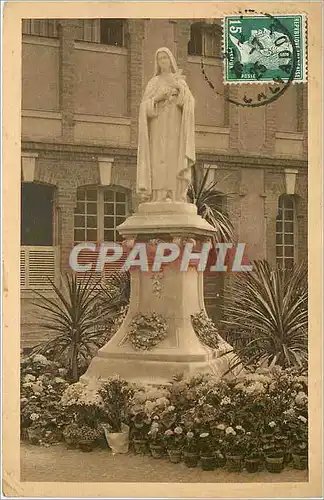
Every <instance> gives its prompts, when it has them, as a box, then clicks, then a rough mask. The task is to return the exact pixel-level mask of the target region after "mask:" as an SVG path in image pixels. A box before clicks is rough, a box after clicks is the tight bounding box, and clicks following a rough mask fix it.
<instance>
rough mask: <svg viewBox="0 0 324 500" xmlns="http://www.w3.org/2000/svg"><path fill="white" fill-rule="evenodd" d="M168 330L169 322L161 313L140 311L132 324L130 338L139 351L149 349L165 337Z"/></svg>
mask: <svg viewBox="0 0 324 500" xmlns="http://www.w3.org/2000/svg"><path fill="white" fill-rule="evenodd" d="M167 331H168V325H167V322H166V320H165V319H164V318H163V316H161V314H157V313H155V312H153V313H152V314H142V313H139V314H137V315H136V316H135V317H134V319H133V321H132V322H131V324H130V327H129V334H128V340H129V341H130V343H131V344H132V346H133V347H134V349H136V350H137V351H149V350H150V349H153V347H155V346H156V345H157V344H159V343H160V342H161V341H162V340H164V339H165V337H166V335H167Z"/></svg>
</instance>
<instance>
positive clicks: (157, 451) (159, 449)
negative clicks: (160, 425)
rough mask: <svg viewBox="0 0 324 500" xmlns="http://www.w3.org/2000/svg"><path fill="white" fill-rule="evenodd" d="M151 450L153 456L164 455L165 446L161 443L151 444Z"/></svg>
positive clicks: (161, 456) (160, 456) (159, 456)
mask: <svg viewBox="0 0 324 500" xmlns="http://www.w3.org/2000/svg"><path fill="white" fill-rule="evenodd" d="M150 450H151V455H152V457H153V458H163V457H164V446H162V445H160V444H150Z"/></svg>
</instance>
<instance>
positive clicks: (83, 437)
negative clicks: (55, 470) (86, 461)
mask: <svg viewBox="0 0 324 500" xmlns="http://www.w3.org/2000/svg"><path fill="white" fill-rule="evenodd" d="M97 438H98V429H96V428H94V427H90V426H89V425H82V426H81V427H79V437H78V441H79V442H78V444H79V448H80V450H82V451H86V452H88V451H92V450H93V448H94V447H95V443H96V440H97Z"/></svg>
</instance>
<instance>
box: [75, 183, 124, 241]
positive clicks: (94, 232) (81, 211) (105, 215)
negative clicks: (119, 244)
mask: <svg viewBox="0 0 324 500" xmlns="http://www.w3.org/2000/svg"><path fill="white" fill-rule="evenodd" d="M127 215H128V199H127V194H126V192H124V191H121V190H114V189H111V188H96V187H82V188H79V189H78V190H77V204H76V208H75V211H74V242H75V243H76V244H77V243H81V242H84V241H87V242H93V243H95V242H98V241H106V242H111V241H121V240H122V237H121V236H120V234H119V233H118V231H117V229H116V228H117V226H119V225H120V224H122V222H124V220H125V219H126V217H127Z"/></svg>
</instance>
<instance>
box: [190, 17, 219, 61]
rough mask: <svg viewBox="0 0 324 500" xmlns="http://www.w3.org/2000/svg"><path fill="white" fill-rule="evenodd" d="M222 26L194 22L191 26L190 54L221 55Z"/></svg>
mask: <svg viewBox="0 0 324 500" xmlns="http://www.w3.org/2000/svg"><path fill="white" fill-rule="evenodd" d="M220 52H221V28H220V26H219V25H218V24H204V23H200V22H198V23H193V24H192V25H191V27H190V40H189V43H188V54H189V55H192V56H206V57H220Z"/></svg>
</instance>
